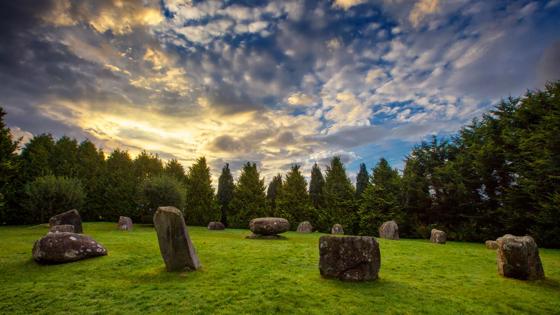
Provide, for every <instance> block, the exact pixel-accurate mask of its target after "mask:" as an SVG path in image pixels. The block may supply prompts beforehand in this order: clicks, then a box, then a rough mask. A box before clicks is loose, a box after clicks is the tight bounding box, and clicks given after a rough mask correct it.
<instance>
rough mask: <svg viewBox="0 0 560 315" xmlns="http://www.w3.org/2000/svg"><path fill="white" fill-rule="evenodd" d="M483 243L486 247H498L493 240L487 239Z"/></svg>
mask: <svg viewBox="0 0 560 315" xmlns="http://www.w3.org/2000/svg"><path fill="white" fill-rule="evenodd" d="M484 245H486V248H488V249H498V242H496V241H494V240H487V241H486V242H484Z"/></svg>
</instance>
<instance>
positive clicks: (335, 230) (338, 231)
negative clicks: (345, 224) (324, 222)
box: [331, 223, 344, 235]
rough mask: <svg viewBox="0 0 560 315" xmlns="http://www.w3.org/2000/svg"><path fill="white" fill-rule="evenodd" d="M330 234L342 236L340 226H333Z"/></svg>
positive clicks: (342, 230)
mask: <svg viewBox="0 0 560 315" xmlns="http://www.w3.org/2000/svg"><path fill="white" fill-rule="evenodd" d="M331 234H340V235H344V229H343V228H342V225H340V224H338V223H336V224H335V225H333V226H332V228H331Z"/></svg>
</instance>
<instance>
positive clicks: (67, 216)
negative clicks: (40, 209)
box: [49, 209, 83, 233]
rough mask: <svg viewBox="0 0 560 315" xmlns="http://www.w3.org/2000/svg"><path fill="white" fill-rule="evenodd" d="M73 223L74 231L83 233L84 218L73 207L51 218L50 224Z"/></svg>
mask: <svg viewBox="0 0 560 315" xmlns="http://www.w3.org/2000/svg"><path fill="white" fill-rule="evenodd" d="M65 224H69V225H73V226H74V233H82V232H83V230H82V218H81V217H80V213H79V212H78V210H76V209H72V210H69V211H66V212H63V213H60V214H57V215H55V216H53V217H51V218H50V219H49V226H51V227H52V226H55V225H65Z"/></svg>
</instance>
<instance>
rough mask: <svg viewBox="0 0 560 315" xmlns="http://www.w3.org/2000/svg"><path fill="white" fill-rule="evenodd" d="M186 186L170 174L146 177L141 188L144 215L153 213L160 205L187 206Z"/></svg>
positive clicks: (141, 204) (140, 199)
mask: <svg viewBox="0 0 560 315" xmlns="http://www.w3.org/2000/svg"><path fill="white" fill-rule="evenodd" d="M185 194H186V189H185V186H184V185H183V184H182V183H181V182H179V181H178V180H177V179H176V178H174V177H172V176H170V175H157V176H151V177H148V178H146V179H145V180H144V181H143V182H142V183H141V184H140V189H139V204H140V207H141V208H142V211H143V215H144V216H146V215H151V214H153V213H154V212H155V210H156V209H157V208H158V207H160V206H173V207H176V208H178V209H181V210H183V208H184V207H185Z"/></svg>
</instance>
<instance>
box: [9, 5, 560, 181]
mask: <svg viewBox="0 0 560 315" xmlns="http://www.w3.org/2000/svg"><path fill="white" fill-rule="evenodd" d="M558 79H560V0H551V1H526V0H518V1H514V0H512V1H498V0H495V1H494V0H493V1H487V0H445V1H444V0H440V1H438V0H377V1H364V0H335V1H224V2H219V1H192V2H191V1H177V0H162V1H151V0H145V1H120V0H101V1H70V0H44V1H27V0H23V1H2V3H1V4H0V82H1V84H0V106H2V107H3V108H4V109H5V110H6V112H7V113H8V116H7V117H6V122H7V124H8V126H9V127H10V128H11V129H12V132H13V134H14V135H15V136H17V137H23V140H24V141H26V140H28V139H29V138H30V137H32V136H33V135H38V134H41V133H45V132H47V133H51V134H52V135H53V136H54V137H56V138H58V137H61V136H63V135H67V136H70V137H74V138H76V139H78V140H79V141H82V140H84V139H90V140H91V141H93V142H94V143H96V144H97V145H98V146H100V147H102V148H103V149H104V150H105V151H106V152H110V151H111V150H113V149H116V148H121V149H125V150H128V151H129V152H130V153H131V154H132V155H133V156H134V155H136V154H138V153H139V152H140V151H141V150H142V149H145V150H147V151H149V152H153V153H157V154H158V155H159V156H160V157H161V158H162V159H165V160H167V159H171V158H176V159H178V160H179V161H180V162H181V163H182V164H183V165H184V166H185V167H188V166H190V165H191V164H192V163H193V161H194V160H195V159H196V158H198V157H200V156H205V157H206V158H207V160H208V161H209V164H210V167H211V170H212V173H213V178H214V182H215V181H216V178H217V176H219V173H220V170H221V168H222V166H223V165H224V163H226V162H227V163H230V168H232V170H233V171H234V174H238V171H239V169H240V167H241V166H242V164H244V163H245V162H246V161H251V162H256V163H257V165H258V166H259V168H260V170H261V174H262V175H263V176H265V177H266V178H267V180H269V179H270V178H271V177H272V175H274V174H276V173H278V172H281V173H284V172H286V171H287V170H288V169H289V168H290V166H291V165H293V164H300V165H302V169H303V171H304V173H305V174H306V175H307V174H309V171H310V168H311V166H312V165H313V163H315V162H317V163H319V165H321V166H323V169H324V166H325V165H326V164H327V163H328V161H329V159H330V158H331V157H332V156H335V155H338V156H340V157H341V158H342V160H343V161H344V162H345V163H346V166H347V169H348V171H349V175H350V177H351V178H352V180H354V176H355V173H356V171H357V168H358V166H359V164H360V163H366V165H367V167H368V169H371V168H372V167H373V166H374V165H375V164H376V163H377V161H378V160H379V158H381V157H385V158H386V159H387V160H388V161H389V162H390V163H391V164H392V165H393V166H394V167H397V168H402V167H403V160H404V158H405V157H406V155H407V153H409V152H410V149H411V148H412V147H413V146H414V145H415V144H417V143H419V142H420V141H422V140H424V139H427V138H429V137H431V136H432V135H437V136H448V135H452V134H454V133H456V132H457V131H458V130H459V129H460V128H461V127H462V126H464V125H465V124H468V123H469V122H470V121H471V120H472V119H473V118H474V117H479V116H480V115H482V114H483V113H484V112H485V111H487V110H489V109H490V108H491V107H492V106H494V105H495V104H496V103H497V102H499V101H500V100H501V99H503V98H507V97H509V96H520V95H522V94H523V93H525V92H526V91H527V90H528V89H538V88H542V87H543V86H544V85H545V83H546V82H548V81H552V80H558Z"/></svg>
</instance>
